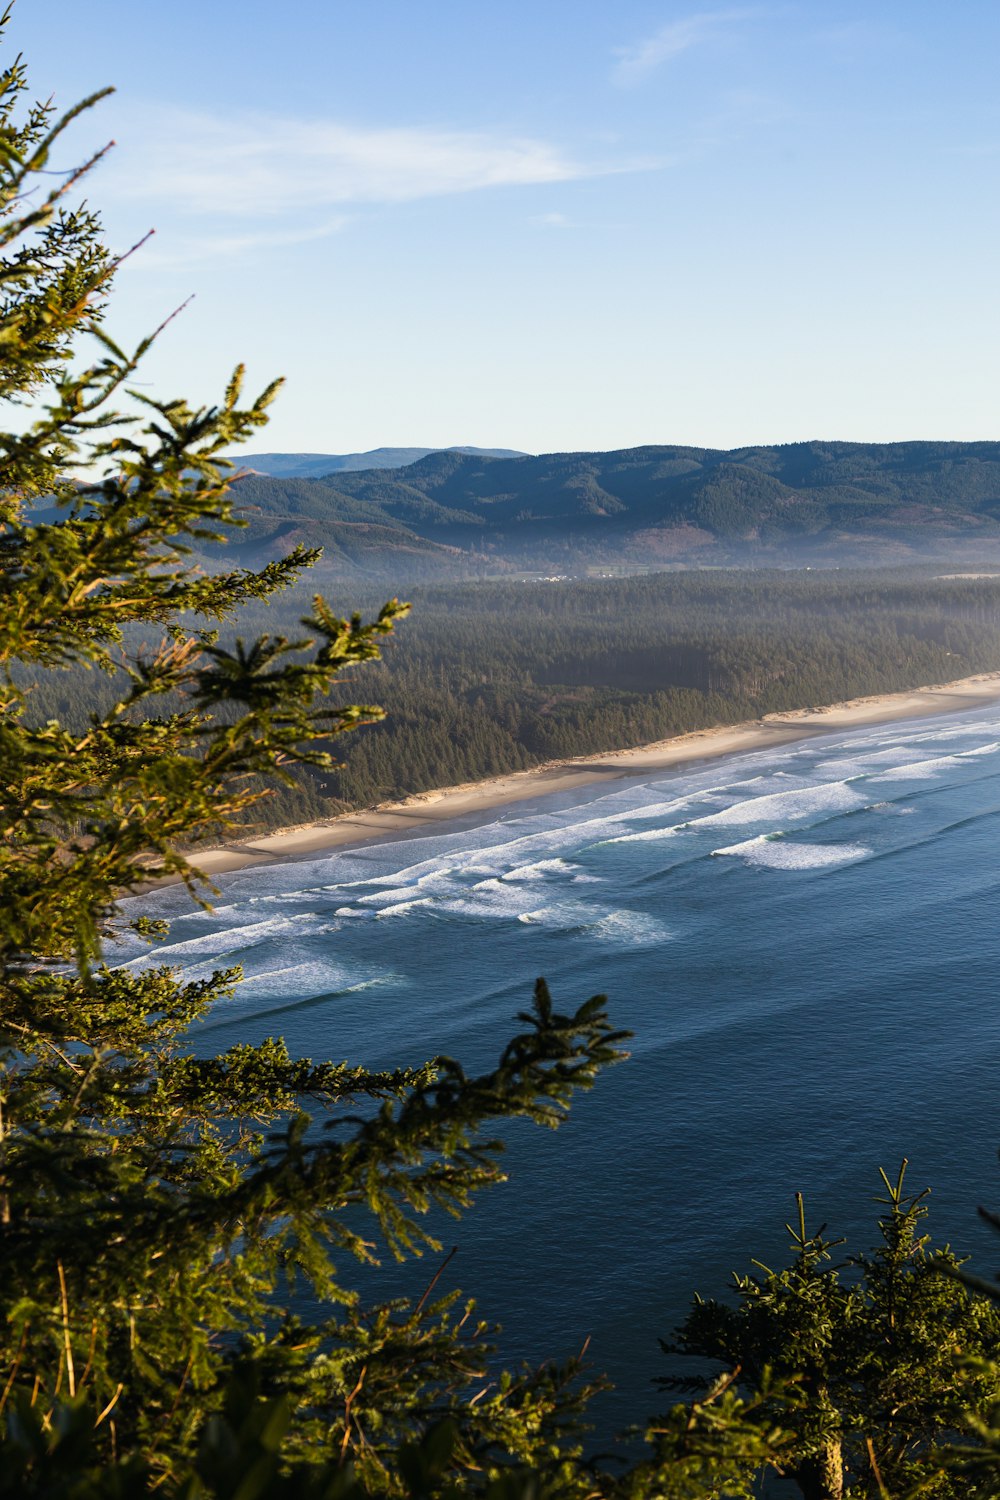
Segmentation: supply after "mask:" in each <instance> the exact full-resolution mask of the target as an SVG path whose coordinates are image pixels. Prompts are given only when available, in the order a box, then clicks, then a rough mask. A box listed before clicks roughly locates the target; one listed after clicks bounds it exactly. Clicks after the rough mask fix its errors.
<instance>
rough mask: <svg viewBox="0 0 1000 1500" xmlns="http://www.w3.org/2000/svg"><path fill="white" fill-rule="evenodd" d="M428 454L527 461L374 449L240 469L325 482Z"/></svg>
mask: <svg viewBox="0 0 1000 1500" xmlns="http://www.w3.org/2000/svg"><path fill="white" fill-rule="evenodd" d="M429 453H472V454H477V455H479V456H481V457H484V458H524V457H526V456H527V455H526V454H523V453H522V452H521V451H520V449H518V448H463V447H460V446H459V447H453V448H372V449H371V451H370V452H368V453H245V454H237V455H236V458H237V461H238V463H239V465H240V467H241V468H247V469H253V470H254V471H255V472H256V473H258V474H273V475H275V476H277V477H279V478H295V479H322V478H323V476H324V475H326V474H340V473H344V472H349V471H353V470H356V469H403V468H405V467H406V466H407V464H412V463H416V461H417V459H418V458H426V457H427V455H428V454H429Z"/></svg>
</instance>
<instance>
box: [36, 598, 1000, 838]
mask: <svg viewBox="0 0 1000 1500" xmlns="http://www.w3.org/2000/svg"><path fill="white" fill-rule="evenodd" d="M307 584H308V580H307ZM332 602H333V603H334V605H335V606H336V607H338V608H341V609H344V608H349V607H351V606H353V605H355V604H356V605H358V606H359V607H361V608H363V609H364V610H365V611H367V612H372V611H373V610H374V609H376V608H377V607H378V605H379V604H380V603H381V602H382V600H381V597H380V596H378V595H376V594H374V593H372V594H370V595H369V596H367V597H365V596H362V597H361V598H360V599H359V598H358V597H357V596H356V595H355V597H353V598H351V599H350V600H348V601H345V600H343V599H339V598H336V597H334V599H333V601H332ZM413 604H414V609H413V614H412V616H411V618H410V619H409V620H407V621H406V622H405V623H404V624H403V625H402V626H400V627H399V629H398V631H397V634H396V636H395V637H394V638H393V639H392V640H391V641H390V642H389V644H388V646H387V648H386V650H385V657H384V660H383V661H382V662H379V663H370V664H368V665H366V666H364V667H361V668H357V669H355V671H354V673H353V675H352V676H351V677H350V678H349V679H348V681H347V682H345V683H344V684H342V686H341V687H340V689H338V692H339V693H340V697H339V698H338V699H337V701H338V702H341V701H342V702H352V701H363V702H370V703H376V704H382V705H384V706H385V707H386V708H387V709H388V717H387V719H386V720H385V721H384V722H383V723H381V724H374V725H371V726H368V727H365V728H362V729H359V730H358V731H356V732H355V733H354V734H352V736H351V739H350V740H349V741H346V742H341V743H340V744H339V745H338V747H337V748H338V752H342V753H343V754H344V756H345V760H344V764H343V765H342V766H341V767H340V769H338V770H336V771H333V772H322V773H321V772H312V771H309V772H305V773H300V785H299V786H298V788H295V789H292V788H286V789H278V790H276V791H275V793H274V794H273V796H271V797H270V798H269V799H268V800H267V801H266V802H265V803H263V804H262V805H261V806H259V807H258V808H257V809H256V810H255V821H256V822H257V823H258V824H259V823H263V824H265V825H269V826H274V825H280V824H284V823H290V822H295V821H301V820H305V819H308V818H314V817H323V816H330V815H332V814H335V813H338V812H341V811H344V810H346V809H348V808H357V807H365V806H372V805H374V804H377V803H379V802H384V801H388V800H392V799H396V798H400V797H404V796H407V795H408V794H410V793H413V792H419V791H426V790H429V789H432V788H437V787H442V786H449V785H453V784H455V783H459V782H465V781H472V780H476V779H479V778H482V777H487V776H493V775H497V774H501V773H504V772H508V771H514V770H522V769H526V768H528V767H531V766H537V765H540V764H542V763H543V762H545V761H548V760H552V759H561V758H565V757H572V756H574V755H587V754H591V753H594V752H597V751H603V750H613V749H621V748H627V747H631V746H635V745H642V744H645V743H648V742H650V741H653V740H658V739H663V738H665V737H667V736H669V735H674V734H682V733H685V732H687V731H689V730H693V729H701V728H705V727H707V726H710V725H714V724H727V723H738V722H740V721H741V720H746V719H753V718H756V717H759V716H760V715H762V714H766V713H773V712H777V711H781V710H786V709H794V708H802V707H806V706H809V705H813V704H821V703H831V702H836V701H838V700H841V699H845V698H851V697H859V696H863V695H865V694H869V693H879V692H891V691H899V690H902V689H906V688H912V687H917V686H921V685H926V684H928V683H932V682H940V681H947V680H950V679H954V678H958V677H963V676H967V675H969V674H971V673H974V672H979V671H992V670H1000V577H998V578H975V577H972V578H948V577H940V576H934V573H933V572H932V571H930V570H923V571H921V570H893V571H884V572H875V571H868V572H811V571H807V570H802V571H798V572H787V571H786V572H781V571H757V572H751V571H724V570H717V571H716V570H700V571H691V572H675V573H660V574H650V575H646V576H642V577H631V578H620V579H606V580H585V581H572V582H554V583H540V582H535V583H514V582H511V583H463V584H451V585H447V586H444V585H442V586H435V587H422V588H419V589H417V590H416V591H415V592H414V593H413ZM308 609H309V592H308V587H307V585H302V586H300V587H299V589H298V591H297V592H296V593H295V594H293V595H288V596H282V597H281V598H280V599H279V600H278V601H277V602H276V603H275V604H272V605H270V606H263V605H251V606H250V607H249V608H248V609H247V610H246V611H244V613H243V615H242V616H241V621H240V632H241V633H242V634H245V635H254V634H256V633H258V632H261V631H271V632H282V633H285V634H287V635H289V636H290V637H292V638H296V637H297V636H300V635H301V633H302V632H301V627H300V626H299V625H298V621H299V619H300V617H301V616H302V615H303V614H305V613H307V612H308ZM114 686H115V685H114V683H113V681H111V680H110V679H107V678H104V677H101V676H100V675H98V674H93V673H91V674H87V675H81V674H75V675H74V674H67V673H50V674H48V675H47V676H45V677H43V678H42V679H41V680H39V681H38V683H37V685H36V686H35V688H34V691H33V693H32V703H33V715H34V717H35V718H36V719H38V720H44V719H46V718H49V717H59V718H60V719H62V720H63V721H64V722H71V721H78V720H80V719H81V718H82V717H83V716H84V715H85V714H86V712H88V711H89V709H90V707H91V706H94V705H95V704H96V703H97V701H98V700H100V701H101V702H108V701H110V698H111V695H112V693H113V691H114ZM169 706H171V707H180V706H181V705H179V704H172V705H169Z"/></svg>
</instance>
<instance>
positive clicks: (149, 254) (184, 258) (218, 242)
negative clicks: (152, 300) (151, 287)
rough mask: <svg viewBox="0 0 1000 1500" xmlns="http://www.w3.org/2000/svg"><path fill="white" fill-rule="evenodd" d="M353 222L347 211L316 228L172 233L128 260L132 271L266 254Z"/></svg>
mask: <svg viewBox="0 0 1000 1500" xmlns="http://www.w3.org/2000/svg"><path fill="white" fill-rule="evenodd" d="M348 223H350V218H349V217H348V215H346V214H344V215H342V216H341V217H340V218H338V219H334V220H330V221H328V222H326V223H324V224H319V225H316V226H315V227H314V228H304V227H303V228H301V229H289V230H276V231H274V232H270V233H269V232H268V231H266V230H265V231H261V232H258V233H255V232H253V231H249V232H248V233H246V234H197V235H180V236H175V235H171V236H170V238H169V240H168V241H165V242H164V244H163V247H162V248H161V247H160V246H159V245H158V243H157V241H156V240H153V241H151V242H150V243H149V244H148V245H143V246H141V247H140V249H139V250H138V251H137V253H136V254H135V255H133V256H130V257H129V259H128V260H127V261H126V262H125V265H126V267H127V269H128V270H129V271H130V272H132V271H174V270H183V269H186V268H187V267H188V266H193V265H200V264H201V263H202V262H204V261H213V260H227V259H230V258H233V259H235V258H237V257H238V258H239V259H240V260H246V259H248V258H252V257H253V256H254V255H255V254H266V253H267V252H268V251H269V250H281V249H288V248H290V247H291V246H293V245H304V244H306V243H308V242H309V241H311V240H325V239H329V237H330V235H332V234H337V233H338V232H339V231H340V230H341V229H343V228H344V226H345V225H346V224H348Z"/></svg>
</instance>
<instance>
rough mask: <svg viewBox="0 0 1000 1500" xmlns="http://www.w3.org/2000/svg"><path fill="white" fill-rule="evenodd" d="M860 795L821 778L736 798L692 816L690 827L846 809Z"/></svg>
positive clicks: (861, 803) (766, 820)
mask: <svg viewBox="0 0 1000 1500" xmlns="http://www.w3.org/2000/svg"><path fill="white" fill-rule="evenodd" d="M863 806H864V798H863V797H859V795H858V793H857V792H856V791H854V790H853V788H852V787H850V786H848V784H847V782H845V781H829V782H823V783H821V784H820V785H819V786H813V787H796V788H794V789H793V790H791V791H787V792H772V793H771V794H770V796H766V797H751V798H749V799H748V800H747V801H745V802H736V803H734V804H733V806H732V807H725V808H723V809H722V811H721V812H717V813H709V815H708V816H707V817H704V818H694V819H692V820H691V822H690V823H689V824H688V827H690V828H725V827H728V826H730V825H732V824H740V823H770V822H772V821H777V820H780V821H782V822H785V821H789V820H792V819H794V820H798V819H802V818H810V817H813V816H814V815H815V814H817V813H827V812H847V811H849V810H851V809H852V808H856V807H863Z"/></svg>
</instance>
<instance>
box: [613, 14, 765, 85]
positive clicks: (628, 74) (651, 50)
mask: <svg viewBox="0 0 1000 1500" xmlns="http://www.w3.org/2000/svg"><path fill="white" fill-rule="evenodd" d="M760 14H761V12H760V10H759V9H758V8H757V7H753V8H747V7H740V8H739V9H735V10H706V11H699V12H698V13H697V14H696V15H691V16H683V17H680V18H679V19H678V20H676V21H669V22H668V23H667V25H666V26H661V27H660V29H659V31H657V32H655V33H654V34H653V36H650V37H647V38H646V39H645V41H642V42H637V43H636V44H635V45H634V46H631V47H618V48H616V49H615V55H616V56H617V58H618V61H617V63H616V64H615V66H614V69H613V71H612V74H611V76H612V78H613V79H614V81H615V83H618V84H621V85H623V86H624V87H630V86H631V85H633V84H636V83H641V81H642V80H643V79H644V78H645V77H647V75H648V74H650V73H652V72H653V71H654V70H655V69H656V68H659V67H661V66H662V65H663V63H665V62H670V60H671V59H672V58H674V57H680V55H681V53H683V52H688V51H690V49H691V48H692V47H697V46H700V45H701V43H703V42H709V41H713V40H714V39H715V38H716V37H718V36H720V35H723V34H724V33H725V32H726V31H727V30H728V29H729V28H730V27H731V26H736V25H739V24H740V23H742V22H744V21H752V20H754V19H756V18H757V17H758V16H759V15H760Z"/></svg>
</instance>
